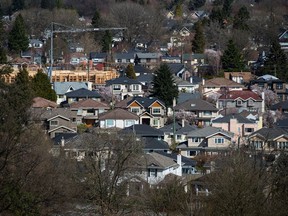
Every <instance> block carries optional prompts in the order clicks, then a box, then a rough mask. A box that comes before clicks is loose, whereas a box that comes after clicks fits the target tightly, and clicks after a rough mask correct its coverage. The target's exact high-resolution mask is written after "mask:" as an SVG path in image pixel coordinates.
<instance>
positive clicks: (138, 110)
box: [131, 108, 140, 114]
mask: <svg viewBox="0 0 288 216" xmlns="http://www.w3.org/2000/svg"><path fill="white" fill-rule="evenodd" d="M131 112H133V113H136V114H138V113H139V112H140V109H139V108H131Z"/></svg>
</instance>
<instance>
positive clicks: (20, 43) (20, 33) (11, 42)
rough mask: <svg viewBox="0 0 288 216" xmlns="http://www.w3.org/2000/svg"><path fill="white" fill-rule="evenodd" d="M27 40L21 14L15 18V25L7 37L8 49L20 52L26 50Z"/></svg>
mask: <svg viewBox="0 0 288 216" xmlns="http://www.w3.org/2000/svg"><path fill="white" fill-rule="evenodd" d="M28 45H29V38H28V36H27V33H26V29H25V25H24V20H23V17H22V15H21V14H19V15H18V16H17V17H16V20H15V23H14V25H13V27H12V30H11V31H10V33H9V36H8V48H9V50H11V51H15V52H20V51H25V50H27V49H28Z"/></svg>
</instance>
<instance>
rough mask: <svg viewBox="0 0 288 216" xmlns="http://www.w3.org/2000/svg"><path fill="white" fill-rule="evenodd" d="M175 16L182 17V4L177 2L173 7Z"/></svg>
mask: <svg viewBox="0 0 288 216" xmlns="http://www.w3.org/2000/svg"><path fill="white" fill-rule="evenodd" d="M175 16H176V17H182V5H181V4H180V3H178V4H177V5H176V8H175Z"/></svg>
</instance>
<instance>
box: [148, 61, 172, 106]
mask: <svg viewBox="0 0 288 216" xmlns="http://www.w3.org/2000/svg"><path fill="white" fill-rule="evenodd" d="M151 96H154V97H157V98H159V99H160V100H162V101H163V102H164V103H165V106H166V107H167V108H168V107H171V106H172V105H173V99H174V98H176V99H177V97H178V88H177V85H176V84H175V81H174V78H173V75H172V73H171V70H170V68H169V66H168V65H167V64H161V65H160V67H159V68H158V69H157V70H156V73H155V75H154V77H153V89H152V91H151Z"/></svg>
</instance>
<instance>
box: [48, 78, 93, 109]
mask: <svg viewBox="0 0 288 216" xmlns="http://www.w3.org/2000/svg"><path fill="white" fill-rule="evenodd" d="M81 88H85V89H88V90H92V84H91V83H87V82H54V83H53V89H54V91H55V92H56V95H57V101H56V103H57V104H60V103H61V102H64V101H66V96H65V94H66V93H68V92H71V91H75V90H77V89H81Z"/></svg>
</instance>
